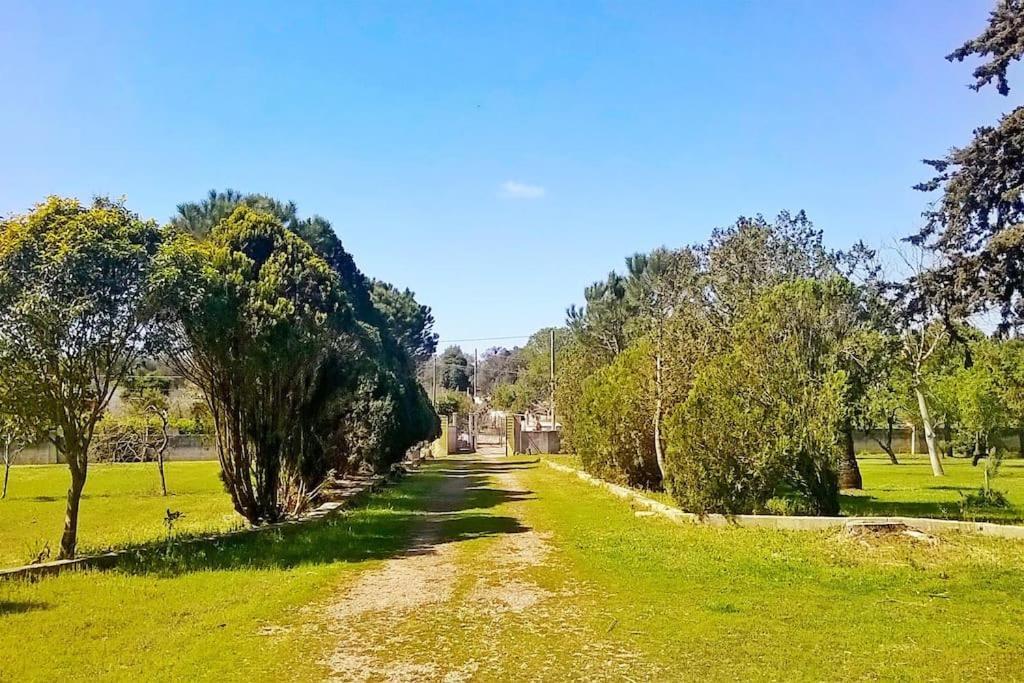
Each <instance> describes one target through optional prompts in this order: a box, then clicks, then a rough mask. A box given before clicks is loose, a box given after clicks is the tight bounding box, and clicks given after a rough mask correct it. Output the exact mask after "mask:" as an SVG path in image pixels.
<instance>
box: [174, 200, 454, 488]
mask: <svg viewBox="0 0 1024 683" xmlns="http://www.w3.org/2000/svg"><path fill="white" fill-rule="evenodd" d="M239 206H246V207H249V208H253V209H256V210H258V211H261V212H264V213H269V214H271V215H273V216H275V217H276V218H277V220H278V221H280V223H281V224H282V225H284V226H285V227H286V228H287V229H288V230H289V231H291V232H292V233H294V234H296V235H298V236H299V237H301V238H302V240H303V241H305V242H306V244H308V245H309V246H310V247H311V248H312V249H313V251H314V252H315V253H316V254H317V255H319V256H320V257H321V258H322V259H324V261H326V262H327V264H328V265H329V266H330V268H331V270H332V271H333V272H334V275H335V276H336V278H337V285H338V286H339V287H340V290H341V291H342V292H343V294H344V298H345V302H346V308H347V309H348V310H350V311H351V315H352V317H353V318H354V322H355V326H354V327H355V328H358V329H349V330H348V332H346V333H345V334H343V335H342V337H338V338H334V339H332V341H331V342H330V343H328V344H327V346H326V347H325V348H324V349H323V351H322V354H321V358H320V361H319V362H318V363H317V364H316V365H315V367H314V368H311V370H310V373H309V375H308V377H307V387H306V390H305V392H304V393H303V394H302V396H301V399H300V400H297V401H296V403H295V404H294V407H295V412H296V416H295V420H296V424H297V425H301V426H304V427H303V428H302V429H300V430H299V432H298V434H297V435H295V436H294V440H295V444H294V450H295V451H296V452H300V453H302V454H303V455H302V456H301V457H300V458H299V459H300V460H301V461H302V462H303V463H304V464H303V466H302V467H303V474H302V476H301V477H300V479H301V480H306V481H308V482H309V483H308V487H309V488H313V489H315V483H314V482H315V481H317V480H318V479H320V478H322V477H323V476H326V475H327V474H328V472H329V471H330V470H333V471H336V472H339V473H340V472H344V471H347V470H349V469H352V468H358V467H360V466H363V465H367V466H370V467H372V468H375V469H380V468H385V467H387V466H389V465H390V464H391V463H393V462H395V461H396V460H398V459H400V458H401V457H404V455H405V453H406V451H407V450H408V449H409V448H410V447H411V446H413V445H414V444H416V443H417V442H419V441H421V440H425V439H430V438H433V437H434V436H435V435H436V434H437V433H438V432H439V429H440V424H439V422H438V419H437V416H436V414H435V413H434V411H433V409H432V407H431V405H430V402H429V399H428V397H427V396H426V394H425V393H424V391H423V390H422V388H420V387H418V386H417V384H416V376H415V361H416V356H417V355H418V354H423V353H425V352H427V351H426V349H428V348H429V349H430V350H431V352H432V349H433V345H434V344H436V338H435V337H434V336H433V333H432V332H430V329H429V328H430V326H431V325H432V322H433V319H432V317H431V316H430V312H429V309H427V308H426V307H421V306H419V304H417V303H416V302H415V299H414V298H413V296H412V293H411V292H408V291H406V292H401V293H398V292H397V290H395V289H394V288H392V287H391V286H390V285H386V284H384V283H379V284H380V285H381V287H380V288H379V289H380V291H379V292H378V294H380V293H381V292H385V291H391V292H394V293H396V296H394V297H393V296H391V294H389V293H385V294H384V295H382V296H380V297H379V298H378V300H377V301H375V300H374V298H373V295H372V291H371V290H372V289H373V284H372V283H371V281H370V280H368V279H367V278H366V277H365V276H364V275H363V273H362V272H360V270H359V269H358V268H357V266H356V264H355V260H354V259H353V258H352V256H351V255H350V254H349V253H348V252H347V251H346V250H345V248H344V246H343V245H342V243H341V240H340V239H339V238H338V236H337V234H336V233H335V232H334V230H333V228H332V227H331V224H330V222H329V221H327V220H326V219H324V218H322V217H320V216H312V217H309V218H300V217H299V215H298V211H297V208H296V206H295V204H294V203H293V202H282V201H278V200H276V199H273V198H271V197H268V196H266V195H258V194H248V195H246V194H241V193H238V192H235V191H233V190H228V191H226V192H216V191H211V192H210V193H209V195H208V197H207V198H206V199H204V200H202V201H199V202H195V203H189V204H182V205H180V206H179V207H178V215H177V216H175V217H174V218H173V219H172V224H173V225H175V226H176V227H178V228H179V229H181V230H183V231H186V232H189V233H191V234H193V235H196V236H199V237H203V236H205V235H208V234H209V233H210V232H211V230H213V228H214V227H215V225H216V224H217V223H218V222H219V221H222V220H224V219H225V218H227V217H228V216H229V215H230V214H231V213H232V212H233V211H234V210H235V209H236V208H237V207H239ZM389 288H390V289H389ZM377 303H380V306H381V307H382V309H386V310H382V309H379V308H378V307H377V305H376V304H377ZM406 314H408V316H407V315H406ZM346 327H347V328H352V327H353V326H352V325H346ZM334 334H335V333H333V332H329V333H328V336H332V335H334ZM424 345H425V346H424Z"/></svg>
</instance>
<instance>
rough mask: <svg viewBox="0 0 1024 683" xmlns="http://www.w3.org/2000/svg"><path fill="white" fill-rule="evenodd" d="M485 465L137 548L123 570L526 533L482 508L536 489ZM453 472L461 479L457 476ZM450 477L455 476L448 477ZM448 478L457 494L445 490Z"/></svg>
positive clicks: (349, 557) (397, 552) (287, 558)
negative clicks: (493, 482) (346, 503)
mask: <svg viewBox="0 0 1024 683" xmlns="http://www.w3.org/2000/svg"><path fill="white" fill-rule="evenodd" d="M478 465H479V463H477V462H474V461H469V462H465V463H458V464H457V466H455V467H452V468H448V467H430V468H428V469H426V470H425V471H424V472H422V473H420V474H418V475H416V476H413V477H410V478H408V479H406V480H405V481H403V482H401V483H400V484H399V485H397V486H396V487H394V488H391V489H388V490H385V491H382V492H380V493H376V494H372V495H370V496H369V498H368V499H367V500H366V502H365V504H364V505H362V506H360V507H357V508H354V509H352V510H350V511H346V512H342V513H339V514H335V515H333V516H330V517H327V518H324V519H322V520H319V521H314V522H306V523H303V524H294V525H285V526H280V527H276V528H273V529H265V530H257V531H253V532H250V533H243V534H238V535H234V536H227V537H223V538H219V539H216V540H208V539H202V540H184V541H177V542H175V543H172V544H167V543H159V542H157V543H150V544H146V545H140V546H135V547H132V548H130V550H129V553H128V555H127V556H125V557H124V558H122V560H121V562H120V563H119V565H118V569H119V571H122V572H125V573H129V574H136V575H146V574H156V575H161V576H175V575H180V574H184V573H189V572H200V571H230V570H235V569H290V568H294V567H298V566H302V565H319V564H329V563H335V562H362V561H366V560H382V559H390V558H394V557H400V556H403V555H409V554H424V553H430V552H433V551H434V548H435V546H437V545H440V544H445V543H455V542H461V541H466V540H471V539H476V538H482V537H489V536H500V535H506V534H513V533H521V532H523V531H527V528H526V527H523V526H522V525H521V524H520V523H519V521H518V520H517V519H515V518H514V517H507V516H503V515H496V514H486V513H481V512H480V510H484V509H488V508H493V507H495V506H498V505H501V504H502V503H505V502H513V501H517V500H524V499H526V498H527V497H529V496H531V495H532V494H530V493H524V492H521V491H507V490H503V489H495V488H491V487H489V486H488V479H487V477H488V473H489V472H490V471H492V470H489V469H488V468H486V467H485V468H481V467H479V466H478ZM452 477H454V478H456V480H457V481H455V482H452V481H450V478H452ZM445 478H449V481H448V482H445V481H443V480H444V479H445ZM446 483H447V485H448V486H449V487H452V488H454V493H452V492H450V491H449V492H448V494H447V495H442V492H441V489H442V488H444V485H445V484H446Z"/></svg>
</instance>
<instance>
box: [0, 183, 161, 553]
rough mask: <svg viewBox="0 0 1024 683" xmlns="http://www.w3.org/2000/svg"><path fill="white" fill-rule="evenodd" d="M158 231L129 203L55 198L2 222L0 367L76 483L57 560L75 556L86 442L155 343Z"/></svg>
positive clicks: (20, 408)
mask: <svg viewBox="0 0 1024 683" xmlns="http://www.w3.org/2000/svg"><path fill="white" fill-rule="evenodd" d="M159 241H160V233H159V231H158V229H157V227H156V225H155V224H154V223H153V222H151V221H144V220H142V219H140V218H139V217H138V216H137V215H136V214H134V213H132V212H131V211H129V210H128V209H127V208H126V207H125V206H124V205H123V204H121V203H117V202H112V201H109V200H106V199H97V200H95V201H94V202H93V203H92V204H89V205H84V204H82V203H80V202H79V201H77V200H75V199H64V198H59V197H51V198H49V199H48V200H46V201H45V202H43V203H42V204H39V205H38V206H36V207H35V208H34V209H33V210H32V211H30V212H29V213H27V214H24V215H18V216H13V217H11V218H9V219H6V220H4V221H3V222H2V223H0V372H2V373H3V374H4V378H5V379H4V385H5V386H6V387H7V388H8V390H9V391H8V396H7V399H8V401H9V405H12V406H13V409H14V410H16V411H17V412H19V413H20V414H22V415H23V416H24V417H25V418H26V419H30V420H33V421H37V422H40V423H43V424H45V425H46V426H47V427H48V428H49V430H50V431H49V438H50V439H51V440H52V441H53V443H54V445H55V446H56V448H57V450H58V451H59V452H60V454H61V456H62V457H63V459H65V460H66V462H67V464H68V469H69V471H70V474H71V484H70V487H69V489H68V495H67V513H66V515H65V520H64V533H63V535H62V536H61V542H60V557H62V558H68V557H73V556H74V554H75V549H76V545H77V540H78V513H79V504H80V501H81V497H82V490H83V489H84V487H85V482H86V477H87V474H88V465H89V444H90V442H91V441H92V437H93V432H94V430H95V427H96V423H97V422H98V421H99V419H100V417H101V416H102V415H103V411H104V410H105V408H106V406H107V404H108V402H109V401H110V398H111V396H113V394H114V391H115V390H116V389H117V386H118V383H119V382H121V380H122V379H123V378H124V376H125V374H126V373H127V372H129V371H130V370H131V369H132V368H133V367H134V366H135V364H136V362H137V361H138V359H139V358H140V357H141V356H142V355H143V354H144V353H145V352H146V350H147V345H148V344H149V343H150V342H151V341H153V329H152V327H151V326H150V325H149V324H148V321H149V317H148V309H147V306H148V290H147V288H148V282H149V275H150V270H151V266H152V262H153V256H154V254H155V252H156V250H157V248H158V245H159Z"/></svg>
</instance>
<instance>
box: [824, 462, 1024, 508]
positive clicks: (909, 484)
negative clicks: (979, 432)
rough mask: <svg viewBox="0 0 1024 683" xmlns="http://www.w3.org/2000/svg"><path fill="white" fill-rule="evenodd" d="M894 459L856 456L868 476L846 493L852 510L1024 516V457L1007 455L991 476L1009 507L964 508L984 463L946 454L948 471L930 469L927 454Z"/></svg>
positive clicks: (845, 504) (845, 502)
mask: <svg viewBox="0 0 1024 683" xmlns="http://www.w3.org/2000/svg"><path fill="white" fill-rule="evenodd" d="M897 457H898V458H899V460H900V464H899V465H893V464H891V463H890V462H889V459H888V458H887V457H886V456H884V455H881V456H875V455H867V456H861V457H858V462H859V463H860V470H861V475H862V476H863V479H864V490H863V491H862V492H847V493H844V494H843V501H842V507H843V512H844V513H845V514H848V515H903V516H909V517H942V518H947V519H971V520H977V521H989V520H990V521H996V522H1019V521H1021V520H1024V460H1021V459H1019V458H1007V459H1006V460H1004V461H1003V465H1002V467H1001V468H1000V470H999V474H998V476H997V477H996V478H995V479H993V480H992V483H991V486H992V488H993V489H995V490H998V491H1002V492H1003V493H1005V494H1006V496H1007V498H1008V499H1009V501H1010V504H1011V506H1012V508H1011V509H1006V510H1000V509H991V508H985V509H980V510H970V509H968V510H961V502H962V499H963V496H964V495H966V494H969V493H972V492H976V491H978V489H980V488H981V486H982V483H983V482H984V463H979V464H978V466H977V467H972V466H971V461H970V460H968V459H962V458H952V459H951V458H945V459H944V460H943V468H944V469H945V472H946V474H945V476H943V477H936V476H933V475H932V470H931V465H930V464H929V463H928V458H927V457H922V456H916V457H911V456H909V455H902V456H897Z"/></svg>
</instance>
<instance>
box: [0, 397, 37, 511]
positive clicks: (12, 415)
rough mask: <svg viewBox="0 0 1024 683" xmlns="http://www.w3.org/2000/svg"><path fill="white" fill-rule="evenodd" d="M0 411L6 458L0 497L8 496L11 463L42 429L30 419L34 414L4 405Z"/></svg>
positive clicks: (1, 440)
mask: <svg viewBox="0 0 1024 683" xmlns="http://www.w3.org/2000/svg"><path fill="white" fill-rule="evenodd" d="M0 410H2V412H0V442H2V448H3V460H4V483H3V490H2V491H0V498H6V497H7V485H8V482H9V481H10V478H11V465H13V464H14V462H15V460H17V458H18V454H19V453H21V452H22V451H23V450H25V449H26V448H27V447H28V446H30V445H32V444H33V443H35V442H36V441H38V440H39V439H40V438H41V430H40V429H39V426H38V425H35V424H32V423H31V422H30V421H29V420H32V419H33V416H31V415H30V416H27V417H28V420H26V418H25V417H23V416H21V415H19V414H18V413H16V412H14V411H13V410H12V409H11V408H9V407H3V408H2V409H0Z"/></svg>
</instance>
